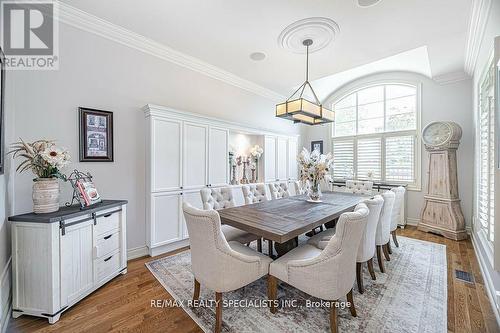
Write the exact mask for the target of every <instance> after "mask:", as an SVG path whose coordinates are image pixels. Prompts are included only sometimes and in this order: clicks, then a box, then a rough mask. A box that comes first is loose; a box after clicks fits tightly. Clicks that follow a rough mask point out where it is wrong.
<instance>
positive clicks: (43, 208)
mask: <svg viewBox="0 0 500 333" xmlns="http://www.w3.org/2000/svg"><path fill="white" fill-rule="evenodd" d="M58 210H59V181H58V180H57V178H37V179H35V181H34V182H33V212H34V213H35V214H43V213H52V212H56V211H58Z"/></svg>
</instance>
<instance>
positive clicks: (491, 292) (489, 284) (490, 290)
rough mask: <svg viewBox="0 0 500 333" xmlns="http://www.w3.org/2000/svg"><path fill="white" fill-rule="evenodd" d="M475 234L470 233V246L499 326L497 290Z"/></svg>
mask: <svg viewBox="0 0 500 333" xmlns="http://www.w3.org/2000/svg"><path fill="white" fill-rule="evenodd" d="M476 237H477V236H475V235H474V233H472V234H471V239H472V246H473V247H474V252H476V257H477V259H478V262H479V269H480V270H481V275H482V276H483V280H484V281H485V284H484V286H485V287H486V293H487V295H488V298H489V300H490V303H491V307H492V308H493V313H495V318H496V320H497V324H498V325H499V326H500V308H499V306H498V303H497V291H496V290H495V287H494V284H493V281H492V280H491V277H490V275H489V274H487V273H488V265H487V263H486V262H485V261H484V258H483V256H482V251H481V249H480V246H481V245H480V244H479V243H478V240H477V239H476Z"/></svg>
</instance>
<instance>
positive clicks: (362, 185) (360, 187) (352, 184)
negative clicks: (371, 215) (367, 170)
mask: <svg viewBox="0 0 500 333" xmlns="http://www.w3.org/2000/svg"><path fill="white" fill-rule="evenodd" d="M372 189H373V182H372V181H368V180H347V181H346V182H345V191H346V192H348V193H358V194H372Z"/></svg>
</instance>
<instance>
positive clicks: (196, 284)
mask: <svg viewBox="0 0 500 333" xmlns="http://www.w3.org/2000/svg"><path fill="white" fill-rule="evenodd" d="M199 298H200V283H199V282H198V280H196V279H194V292H193V301H197V300H198V299H199Z"/></svg>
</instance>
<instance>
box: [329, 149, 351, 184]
mask: <svg viewBox="0 0 500 333" xmlns="http://www.w3.org/2000/svg"><path fill="white" fill-rule="evenodd" d="M353 175H354V140H339V141H337V140H334V141H333V177H334V178H336V179H342V178H347V177H352V176H353Z"/></svg>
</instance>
